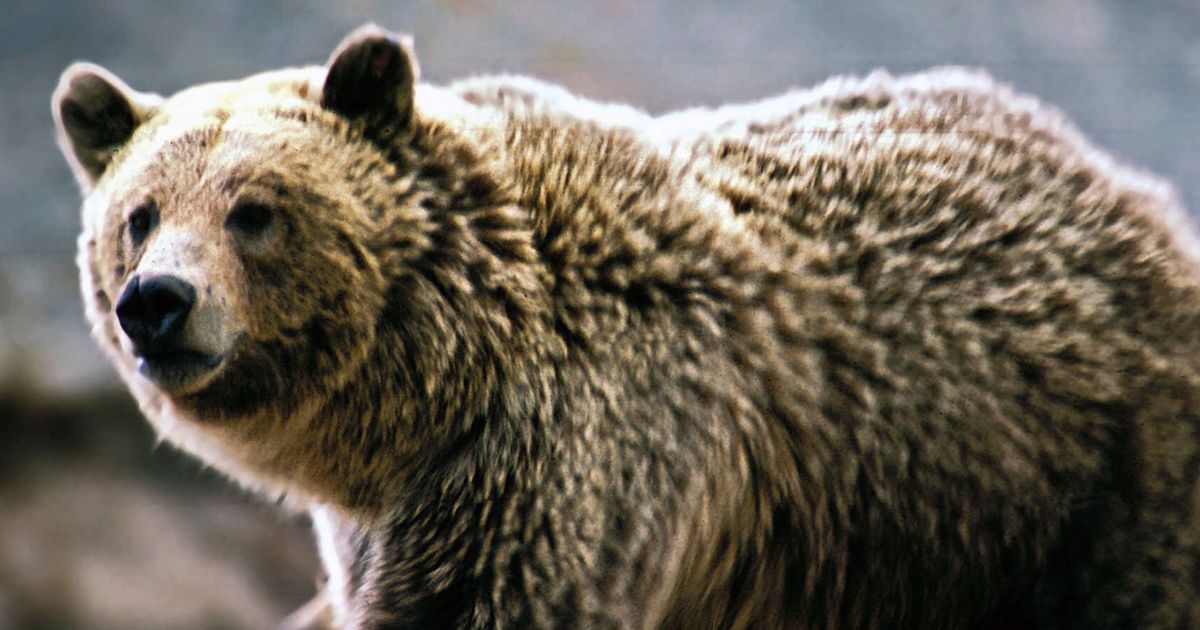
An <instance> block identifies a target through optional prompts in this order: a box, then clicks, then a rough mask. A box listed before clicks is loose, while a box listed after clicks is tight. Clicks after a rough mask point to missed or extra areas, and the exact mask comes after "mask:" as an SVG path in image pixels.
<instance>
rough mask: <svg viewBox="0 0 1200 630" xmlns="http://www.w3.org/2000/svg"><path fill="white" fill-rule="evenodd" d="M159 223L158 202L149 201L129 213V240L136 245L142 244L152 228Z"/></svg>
mask: <svg viewBox="0 0 1200 630" xmlns="http://www.w3.org/2000/svg"><path fill="white" fill-rule="evenodd" d="M157 224H158V204H157V203H155V202H154V201H147V202H145V203H143V204H142V205H140V206H138V207H137V208H134V209H133V212H131V213H130V214H129V240H130V241H132V242H133V244H134V246H137V245H141V244H142V241H144V240H146V237H147V236H149V235H150V230H153V229H154V226H155V225H157Z"/></svg>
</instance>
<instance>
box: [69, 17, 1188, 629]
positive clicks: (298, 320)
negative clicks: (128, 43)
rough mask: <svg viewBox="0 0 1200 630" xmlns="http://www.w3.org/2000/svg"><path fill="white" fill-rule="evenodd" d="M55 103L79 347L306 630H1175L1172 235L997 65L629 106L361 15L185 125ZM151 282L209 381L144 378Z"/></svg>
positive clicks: (1137, 182) (136, 109) (1184, 359)
mask: <svg viewBox="0 0 1200 630" xmlns="http://www.w3.org/2000/svg"><path fill="white" fill-rule="evenodd" d="M54 111H55V115H56V119H57V120H58V122H59V129H60V139H61V144H62V146H63V149H64V152H65V154H66V155H67V157H68V160H69V161H70V162H71V164H72V166H73V167H74V168H75V172H76V175H77V177H78V179H79V181H80V183H81V185H82V187H83V189H84V192H85V196H86V201H85V203H84V231H83V235H82V236H81V238H80V241H79V242H80V257H79V261H80V267H81V270H82V274H83V286H84V294H85V298H86V302H87V315H88V318H89V320H90V321H91V322H92V325H93V327H94V332H95V334H96V338H97V340H98V341H99V342H100V344H101V345H102V346H103V347H104V348H105V349H106V351H107V352H108V354H109V356H110V358H111V359H112V361H113V362H114V363H115V364H116V366H117V368H118V370H119V371H120V373H121V375H122V376H123V377H124V379H125V380H126V382H127V383H128V385H129V387H130V389H131V390H132V391H133V393H134V395H135V396H136V397H137V399H138V401H139V403H140V405H141V407H142V409H143V410H144V411H145V413H146V415H147V416H148V417H149V419H150V421H151V422H152V423H153V424H154V425H155V427H156V428H157V429H158V431H159V432H160V433H161V434H162V436H163V438H164V439H166V440H168V441H170V442H172V443H175V444H177V445H178V446H180V447H181V448H183V449H185V450H188V451H190V452H192V453H194V454H196V455H197V456H198V457H200V458H201V459H203V460H205V461H207V462H209V463H210V464H211V465H213V466H214V467H216V468H218V469H220V470H223V471H225V472H226V473H228V474H229V475H230V476H232V477H233V478H235V479H237V480H238V481H240V482H241V483H243V484H245V485H247V486H249V487H252V488H255V489H257V490H260V491H262V492H264V493H266V494H268V495H270V496H275V497H286V502H287V503H288V504H291V505H295V506H299V507H303V508H307V509H310V510H312V512H313V515H314V523H315V526H316V529H317V530H318V534H319V536H320V539H321V540H320V547H321V555H322V558H323V559H324V561H325V563H326V566H327V573H328V574H329V575H328V577H329V579H328V583H327V585H326V588H325V591H324V594H323V596H322V600H321V601H319V602H317V603H316V604H314V606H313V607H310V608H309V609H308V610H307V611H305V613H304V615H302V616H307V617H310V619H309V621H311V622H313V623H320V622H324V623H330V624H333V625H337V626H339V627H351V628H383V627H415V628H423V627H431V626H437V625H454V626H463V627H494V626H504V627H514V628H520V627H528V626H561V625H578V626H585V627H592V626H600V627H631V628H632V627H660V626H665V627H687V628H693V627H746V626H756V627H772V628H774V627H795V628H860V627H862V628H870V627H880V628H894V627H911V628H959V627H971V626H989V625H990V626H1003V625H1005V624H1028V625H1040V626H1043V627H1089V628H1101V627H1114V628H1125V627H1155V628H1183V627H1196V626H1197V625H1198V624H1200V604H1198V603H1197V602H1200V593H1198V592H1197V582H1198V580H1200V573H1198V567H1200V554H1198V542H1197V535H1198V531H1200V529H1198V521H1197V514H1196V507H1197V503H1198V501H1200V497H1198V495H1197V492H1198V485H1197V478H1198V469H1197V466H1198V465H1200V457H1198V446H1197V444H1198V439H1200V436H1198V435H1197V429H1198V422H1200V397H1198V394H1200V279H1198V276H1197V266H1196V260H1195V258H1194V254H1195V252H1194V248H1193V244H1192V242H1191V236H1190V232H1188V231H1187V230H1186V229H1185V228H1184V227H1183V226H1182V225H1181V220H1182V219H1181V211H1180V210H1179V209H1178V208H1177V206H1176V205H1175V202H1174V201H1173V200H1172V198H1171V195H1170V194H1169V192H1168V191H1167V190H1165V188H1164V187H1163V186H1162V185H1161V184H1159V183H1158V182H1156V181H1155V180H1153V179H1151V178H1148V177H1146V176H1143V175H1141V174H1138V173H1136V172H1133V171H1131V170H1129V169H1128V168H1126V167H1123V166H1121V165H1119V164H1116V163H1114V162H1113V161H1112V160H1111V159H1110V158H1109V157H1107V156H1106V155H1104V154H1103V153H1101V152H1099V151H1098V150H1096V149H1095V148H1093V147H1092V146H1091V145H1089V144H1088V143H1087V142H1086V141H1085V140H1084V139H1082V138H1081V137H1080V135H1079V134H1078V132H1076V131H1075V130H1074V129H1073V128H1072V127H1070V126H1069V125H1068V124H1067V123H1066V122H1064V121H1063V120H1062V119H1061V118H1060V117H1059V116H1058V115H1056V114H1055V113H1054V112H1052V111H1047V110H1046V109H1044V108H1043V107H1041V106H1040V105H1038V104H1037V103H1036V102H1035V101H1034V100H1032V99H1030V98H1028V97H1023V96H1017V95H1014V94H1013V93H1011V92H1010V91H1008V90H1007V89H1005V88H1003V87H1001V86H997V85H995V84H994V83H992V82H991V81H990V80H989V79H987V78H986V77H984V76H981V75H979V74H973V73H967V72H963V71H958V70H939V71H933V72H928V73H924V74H919V75H914V76H910V77H903V78H892V77H889V76H887V75H885V74H877V75H872V76H870V77H868V78H866V79H862V80H856V79H843V80H836V81H833V82H830V83H828V84H826V85H823V86H821V87H818V88H816V89H813V90H809V91H804V92H795V93H790V94H787V95H785V96H782V97H779V98H777V99H773V100H769V101H765V102H761V103H755V104H751V105H745V106H733V107H727V108H722V109H717V110H711V111H710V110H692V111H682V112H677V113H672V114H668V115H665V116H662V117H659V118H652V117H650V116H648V115H646V114H644V113H641V112H639V111H637V110H634V109H632V108H628V107H624V106H616V105H605V104H598V103H592V102H590V101H586V100H584V99H579V98H576V97H573V96H571V95H569V94H567V93H566V92H564V91H563V90H561V89H560V88H556V87H553V86H548V85H545V84H541V83H538V82H536V81H532V80H528V79H519V78H508V77H501V78H484V79H474V80H469V81H464V82H461V83H458V84H454V85H451V86H449V87H446V88H440V87H435V86H429V85H426V84H418V82H417V67H416V65H415V61H414V57H413V56H412V51H411V46H410V44H409V43H408V42H407V40H403V39H400V38H396V37H395V36H392V35H390V34H388V33H386V32H384V31H381V30H379V29H376V28H373V27H367V28H364V29H362V30H360V31H358V32H356V33H354V34H352V35H351V36H350V37H349V38H348V39H347V40H346V41H345V42H344V43H343V44H342V46H340V47H339V48H338V50H337V51H335V53H334V55H333V57H332V58H331V60H330V62H329V64H328V65H327V66H326V67H323V68H306V69H297V70H283V71H278V72H273V73H268V74H263V75H258V76H255V77H251V78H249V79H245V80H243V81H238V82H229V83H217V84H210V85H204V86H200V87H196V88H193V89H190V90H186V91H184V92H181V93H179V94H177V95H175V96H173V97H171V98H168V99H161V98H159V97H156V96H152V95H146V94H141V93H137V92H134V91H132V90H130V89H129V88H128V87H127V86H125V85H124V84H123V83H121V82H120V81H119V80H118V79H116V78H115V77H113V76H112V75H110V74H109V73H107V72H106V71H104V70H102V69H100V68H97V67H95V66H87V65H79V66H75V67H72V68H71V69H69V70H68V71H67V73H66V74H65V75H64V77H63V81H62V83H61V86H60V88H59V90H58V92H57V93H56V95H55V101H54ZM147 208H149V209H147ZM247 208H249V210H247ZM137 213H142V215H144V216H150V217H152V219H153V221H148V222H141V223H138V224H137V225H135V226H134V227H132V228H131V217H134V216H135V215H136V214H137ZM147 213H149V214H147ZM146 226H149V227H148V228H147V227H146ZM143 228H146V229H143ZM155 273H162V274H172V275H174V276H177V277H179V278H182V279H184V280H186V281H187V282H189V283H191V284H192V285H194V286H195V287H196V288H197V296H198V297H197V302H196V305H195V307H194V309H193V310H192V312H191V314H190V316H189V320H188V323H187V326H186V328H184V329H183V331H182V332H181V333H180V341H179V344H180V347H181V348H182V349H183V350H187V351H189V352H192V353H194V354H203V355H205V356H207V357H209V358H211V359H212V360H213V361H215V362H217V364H216V366H215V367H212V368H211V369H208V368H207V367H205V368H203V369H201V368H195V367H194V366H193V367H188V368H187V369H183V368H180V369H179V370H175V368H171V369H167V370H166V371H159V372H153V371H151V372H147V371H145V369H144V368H145V366H144V365H143V363H144V361H145V360H147V359H146V358H145V357H141V358H139V357H138V356H136V352H137V349H136V348H135V347H134V346H133V345H131V344H132V342H130V341H129V339H128V338H126V336H125V335H124V334H123V333H122V331H121V327H120V326H119V324H118V322H117V317H116V316H115V315H114V312H113V309H114V306H113V305H114V303H115V302H116V296H118V295H119V294H121V292H122V290H123V287H125V286H126V285H127V284H128V283H129V282H130V279H131V278H132V277H134V276H135V275H139V274H141V275H142V277H146V274H155ZM188 356H192V355H188ZM205 365H207V364H205ZM173 370H175V371H173ZM302 621H303V620H301V619H300V617H299V616H298V617H296V618H294V619H293V620H292V622H294V623H297V624H299V623H301V622H302Z"/></svg>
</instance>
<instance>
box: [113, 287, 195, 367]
mask: <svg viewBox="0 0 1200 630" xmlns="http://www.w3.org/2000/svg"><path fill="white" fill-rule="evenodd" d="M195 304H196V289H195V287H193V286H192V285H191V284H189V283H188V282H186V281H184V280H182V279H180V278H178V277H176V276H172V275H165V274H164V275H153V276H148V277H141V276H134V277H133V278H131V279H130V280H129V282H128V284H126V285H125V289H124V290H122V291H121V296H120V297H119V298H118V299H117V308H116V314H117V321H119V322H120V324H121V329H122V330H124V331H125V334H126V335H128V336H129V340H130V341H132V342H133V345H134V347H135V348H136V349H137V352H138V353H139V354H153V353H156V352H161V351H163V350H166V349H167V347H168V346H169V345H171V344H172V343H173V341H174V340H175V339H176V338H177V337H178V336H179V331H180V330H182V329H183V327H184V323H185V322H186V321H187V317H188V314H190V313H191V312H192V307H193V306H195Z"/></svg>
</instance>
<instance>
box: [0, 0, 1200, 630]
mask: <svg viewBox="0 0 1200 630" xmlns="http://www.w3.org/2000/svg"><path fill="white" fill-rule="evenodd" d="M0 9H2V10H0V95H3V99H4V101H5V102H4V105H3V107H4V109H5V115H4V116H3V117H0V628H114V629H116V628H122V629H136V628H265V627H270V626H271V625H272V624H273V623H274V622H275V621H276V620H277V619H278V618H279V617H281V616H282V615H283V614H285V613H286V612H287V611H288V610H290V609H291V608H293V607H295V606H297V605H299V604H300V603H301V602H303V601H304V600H305V599H307V598H308V597H309V596H310V595H311V593H312V592H313V589H314V585H315V576H316V575H317V572H318V569H317V564H316V561H315V553H314V552H313V550H312V545H311V543H310V541H309V532H308V525H307V523H306V522H305V521H304V520H303V519H302V518H299V517H294V516H288V515H285V514H282V513H280V512H279V511H278V510H276V509H274V508H273V507H272V506H269V505H263V504H261V503H259V502H257V501H255V500H254V499H253V498H251V497H248V496H245V495H244V494H242V493H240V492H239V491H237V490H236V489H234V488H233V487H232V486H231V485H230V484H228V483H227V482H225V481H224V480H223V479H220V478H219V477H218V475H216V474H215V473H213V472H211V471H206V470H204V469H203V468H202V467H201V466H200V465H199V464H197V463H195V462H193V461H192V460H190V459H188V458H187V457H185V456H183V455H180V454H178V453H176V452H174V451H172V450H171V449H170V448H169V447H166V446H158V445H156V444H155V441H154V436H153V435H152V433H151V431H150V430H149V429H148V427H147V426H146V425H145V424H144V423H143V422H142V421H141V419H140V418H139V417H138V415H137V411H136V409H135V408H134V406H133V405H132V403H131V402H130V400H129V397H128V396H127V395H126V394H125V393H124V391H123V390H122V388H121V387H120V386H119V384H118V382H117V380H116V377H115V375H114V373H113V371H112V370H111V369H110V368H109V367H108V365H107V364H106V363H105V361H104V360H103V358H102V357H101V356H100V354H99V351H98V350H97V349H95V347H94V346H93V344H92V342H91V340H90V339H89V337H88V335H87V330H86V327H85V325H84V322H83V317H82V313H81V306H80V301H79V298H78V295H77V294H78V283H77V280H76V270H75V267H74V262H73V261H74V255H75V252H74V239H75V234H76V232H77V229H78V222H79V219H78V207H79V199H78V193H77V191H76V188H75V184H74V182H73V180H72V179H71V176H70V173H69V172H68V170H67V167H66V165H65V163H64V162H63V160H62V158H61V157H60V156H59V154H58V151H57V149H56V148H55V145H54V133H53V127H52V122H51V117H50V111H49V99H50V93H51V91H52V90H53V88H54V86H55V84H56V82H57V80H58V74H59V73H60V72H61V71H62V69H63V68H64V67H65V66H66V65H67V64H68V63H70V62H71V61H74V60H77V59H87V60H91V61H94V62H97V63H100V64H102V65H104V66H106V67H108V68H109V69H111V70H113V71H114V72H115V73H117V74H118V75H119V76H121V77H122V78H124V79H125V80H126V81H127V82H129V83H130V84H131V85H133V86H134V87H135V88H137V89H141V90H146V91H156V92H160V93H164V94H166V93H170V92H173V91H175V90H178V89H180V88H183V87H186V86H188V85H191V84H194V83H198V82H204V81H211V80H217V79H228V78H236V77H239V76H243V75H246V74H250V73H253V72H257V71H260V70H264V69H269V68H275V67H280V66H285V65H299V64H309V63H322V62H323V61H324V60H325V58H326V57H327V55H328V54H329V52H330V51H331V50H332V49H333V47H334V46H335V45H336V44H337V43H338V41H339V40H340V39H341V37H342V36H343V35H344V34H345V33H346V32H348V31H349V30H350V29H352V28H354V27H355V26H358V25H359V24H361V23H363V22H365V21H368V20H373V21H376V22H378V23H379V24H381V25H383V26H385V27H388V28H391V29H394V30H400V31H407V32H409V33H412V34H413V35H414V36H415V38H416V45H417V54H418V56H419V58H420V63H421V66H422V71H423V78H424V79H425V80H427V81H432V82H447V81H450V80H453V79H456V78H461V77H464V76H467V75H471V74H480V73H489V72H497V71H505V72H515V73H524V74H531V75H536V76H539V77H541V78H544V79H548V80H551V81H554V82H558V83H561V84H563V85H565V86H567V87H568V88H570V89H572V90H574V91H576V92H579V93H582V94H583V95H586V96H589V97H593V98H597V99H602V100H616V101H626V102H630V103H633V104H636V105H639V106H641V107H644V108H646V109H649V110H651V111H653V112H660V111H664V110H668V109H674V108H678V107H683V106H689V105H715V104H719V103H722V102H726V101H730V100H747V99H753V98H758V97H762V96H769V95H772V94H775V93H778V92H780V91H783V90H785V89H787V88H790V87H796V86H805V85H811V84H814V83H816V82H818V81H821V80H823V79H825V78H826V77H828V76H830V75H834V74H843V73H865V72H867V71H869V70H871V69H874V68H879V67H882V68H887V69H889V70H891V71H893V72H906V71H911V70H916V69H920V68H925V67H928V66H933V65H944V64H964V65H969V66H978V67H983V68H986V69H988V70H989V71H990V72H992V73H993V74H994V75H996V76H997V77H999V78H1000V79H1001V80H1003V81H1005V82H1007V83H1011V84H1013V85H1015V86H1016V87H1017V88H1018V89H1020V90H1022V91H1026V92H1031V93H1034V94H1037V95H1039V96H1040V97H1042V98H1043V99H1044V100H1046V101H1048V102H1050V103H1053V104H1055V105H1057V106H1058V107H1060V108H1061V109H1062V110H1064V111H1065V112H1066V113H1067V114H1068V115H1069V116H1070V117H1071V118H1072V119H1074V121H1075V122H1076V123H1077V124H1078V125H1079V126H1080V127H1081V128H1082V129H1083V131H1084V132H1085V133H1086V134H1087V135H1089V136H1090V137H1091V138H1092V139H1093V140H1094V141H1095V142H1096V143H1097V144H1099V145H1100V146H1102V147H1105V148H1107V149H1109V150H1110V151H1112V152H1113V153H1114V154H1115V155H1117V156H1118V157H1119V158H1120V159H1122V160H1123V161H1126V162H1130V163H1133V164H1136V165H1139V166H1141V167H1144V168H1146V169H1149V170H1152V171H1155V172H1157V173H1159V174H1161V175H1164V176H1166V177H1167V178H1168V179H1170V180H1172V181H1173V182H1174V183H1175V184H1176V186H1177V188H1178V190H1179V193H1180V196H1181V198H1182V200H1183V202H1184V203H1185V205H1187V207H1188V208H1189V209H1191V210H1192V211H1193V212H1194V211H1196V210H1200V177H1198V175H1200V109H1198V108H1197V104H1198V103H1200V2H1196V0H1157V1H1155V2H1135V1H1133V0H1128V1H1124V2H1122V1H1119V0H1109V1H1100V0H1041V1H1029V2H1014V1H1012V0H976V1H975V2H970V3H965V2H957V1H951V0H945V1H938V0H907V1H905V2H895V1H893V0H877V1H872V2H837V1H827V2H815V1H814V2H806V3H801V2H784V1H782V0H775V1H774V2H761V3H752V2H718V1H716V0H675V1H671V2H643V1H637V0H609V1H600V0H596V1H593V2H588V1H584V0H571V1H560V2H546V3H532V2H524V1H512V0H510V1H508V2H496V3H488V2H482V1H475V0H446V1H442V2H433V1H422V2H377V1H371V0H347V1H343V2H328V1H324V0H304V1H289V2H253V3H250V2H235V1H233V0H210V1H209V2H203V3H190V2H189V3H184V2H166V1H161V0H109V1H105V2H99V1H93V2H86V1H83V0H68V1H62V0H58V1H46V0H0Z"/></svg>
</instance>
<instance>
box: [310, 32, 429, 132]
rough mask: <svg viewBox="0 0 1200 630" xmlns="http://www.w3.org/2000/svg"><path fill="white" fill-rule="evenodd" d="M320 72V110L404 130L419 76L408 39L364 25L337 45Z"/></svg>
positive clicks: (409, 116) (409, 118) (410, 116)
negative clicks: (324, 72)
mask: <svg viewBox="0 0 1200 630" xmlns="http://www.w3.org/2000/svg"><path fill="white" fill-rule="evenodd" d="M326 68H327V70H326V74H325V85H324V87H322V88H321V106H322V107H325V108H326V109H329V110H331V111H334V112H337V113H339V114H341V115H343V116H345V117H347V118H350V119H365V120H367V121H368V123H369V124H381V125H387V126H393V127H395V128H404V127H407V126H408V123H409V122H410V120H411V118H412V106H413V90H414V89H415V88H416V84H417V76H418V73H419V70H418V68H417V61H416V55H415V54H414V53H413V45H412V38H411V37H409V36H407V35H397V34H395V33H390V32H388V31H386V30H384V29H382V28H379V27H378V26H375V25H374V24H367V25H366V26H362V27H359V28H358V29H356V30H355V31H354V32H352V33H350V34H349V35H347V36H346V38H345V39H343V40H342V43H341V44H338V47H337V48H336V49H335V50H334V51H333V54H332V55H331V56H330V57H329V63H328V64H327V65H326Z"/></svg>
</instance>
